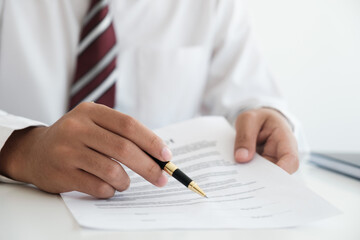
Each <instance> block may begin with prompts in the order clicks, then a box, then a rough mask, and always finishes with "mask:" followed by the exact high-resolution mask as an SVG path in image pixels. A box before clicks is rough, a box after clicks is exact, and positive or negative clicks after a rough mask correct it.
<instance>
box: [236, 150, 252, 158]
mask: <svg viewBox="0 0 360 240" xmlns="http://www.w3.org/2000/svg"><path fill="white" fill-rule="evenodd" d="M248 157H249V151H248V150H247V149H246V148H239V149H238V150H236V152H235V159H236V160H237V161H246V160H247V159H248Z"/></svg>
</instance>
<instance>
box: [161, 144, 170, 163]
mask: <svg viewBox="0 0 360 240" xmlns="http://www.w3.org/2000/svg"><path fill="white" fill-rule="evenodd" d="M161 157H162V158H163V159H164V160H165V161H170V160H171V158H172V153H171V151H170V149H169V148H168V147H164V148H163V149H162V150H161Z"/></svg>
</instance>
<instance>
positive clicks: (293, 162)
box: [234, 108, 299, 173]
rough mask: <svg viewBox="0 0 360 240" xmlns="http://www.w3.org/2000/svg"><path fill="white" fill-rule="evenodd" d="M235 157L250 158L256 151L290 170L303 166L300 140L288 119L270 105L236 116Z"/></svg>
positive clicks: (242, 160) (241, 159)
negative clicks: (299, 151) (297, 138)
mask: <svg viewBox="0 0 360 240" xmlns="http://www.w3.org/2000/svg"><path fill="white" fill-rule="evenodd" d="M235 128H236V139H235V151H234V154H235V160H236V161H237V162H239V163H245V162H249V161H250V160H251V159H253V157H254V154H255V152H258V153H259V154H260V155H261V156H263V157H264V158H266V159H268V160H269V161H271V162H273V163H275V164H276V165H278V166H279V167H281V168H282V169H284V170H285V171H287V172H288V173H294V172H295V171H296V170H297V169H298V168H299V158H298V150H297V142H296V139H295V136H294V134H293V133H292V130H291V127H290V124H289V123H288V121H287V119H286V118H285V117H284V116H283V115H282V114H281V113H279V112H278V111H276V110H274V109H270V108H261V109H255V110H248V111H246V112H243V113H241V114H240V115H239V116H238V118H237V120H236V125H235Z"/></svg>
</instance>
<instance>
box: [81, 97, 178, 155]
mask: <svg viewBox="0 0 360 240" xmlns="http://www.w3.org/2000/svg"><path fill="white" fill-rule="evenodd" d="M79 107H80V108H81V109H82V110H83V111H85V112H87V113H88V114H89V116H91V119H92V120H93V121H94V122H95V123H96V124H97V125H99V126H101V127H103V128H105V129H107V130H109V131H111V132H113V133H115V134H117V135H119V136H122V137H124V138H126V139H129V140H130V141H132V142H133V143H135V144H136V145H137V146H139V147H140V148H141V149H143V150H144V151H146V152H147V153H149V154H150V155H152V156H153V157H155V158H157V159H159V160H163V161H170V160H171V157H172V154H171V151H170V150H169V148H167V147H166V145H165V144H164V142H163V141H162V139H161V138H160V137H158V136H157V135H156V134H155V133H154V132H152V131H151V130H150V129H148V128H147V127H145V126H144V125H143V124H141V123H140V122H139V121H137V120H136V119H134V118H132V117H130V116H128V115H126V114H123V113H121V112H118V111H116V110H114V109H111V108H109V107H106V106H104V105H101V104H95V103H82V104H80V105H79Z"/></svg>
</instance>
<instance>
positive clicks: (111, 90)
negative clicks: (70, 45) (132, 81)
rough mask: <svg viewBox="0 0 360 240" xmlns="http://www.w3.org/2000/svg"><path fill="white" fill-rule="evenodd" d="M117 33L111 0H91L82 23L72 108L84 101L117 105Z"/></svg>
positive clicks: (72, 93)
mask: <svg viewBox="0 0 360 240" xmlns="http://www.w3.org/2000/svg"><path fill="white" fill-rule="evenodd" d="M116 56H117V47H116V36H115V31H114V26H113V24H112V18H111V16H110V14H109V6H108V0H92V1H91V4H90V8H89V11H88V12H87V15H86V16H85V18H84V20H83V23H82V31H81V36H80V41H79V46H78V52H77V66H76V72H75V77H74V81H73V83H72V85H71V88H70V103H69V110H71V109H72V108H74V107H75V106H76V105H78V104H79V103H81V102H91V101H94V102H97V103H100V104H104V105H107V106H109V107H111V108H113V107H114V104H115V83H116V71H115V69H116Z"/></svg>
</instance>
